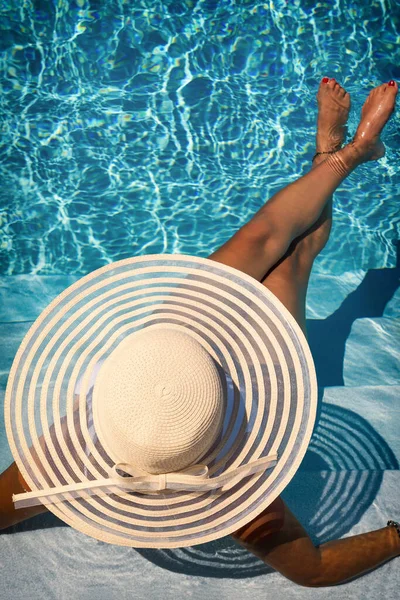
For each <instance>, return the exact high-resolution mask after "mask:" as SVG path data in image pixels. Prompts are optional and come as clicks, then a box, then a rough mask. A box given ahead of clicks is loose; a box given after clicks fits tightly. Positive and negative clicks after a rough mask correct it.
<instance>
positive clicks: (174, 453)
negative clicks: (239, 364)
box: [93, 327, 224, 474]
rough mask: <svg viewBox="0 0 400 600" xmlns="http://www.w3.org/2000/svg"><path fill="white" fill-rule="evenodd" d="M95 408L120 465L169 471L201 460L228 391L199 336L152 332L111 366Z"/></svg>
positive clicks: (128, 344)
mask: <svg viewBox="0 0 400 600" xmlns="http://www.w3.org/2000/svg"><path fill="white" fill-rule="evenodd" d="M93 407H94V421H95V426H96V431H97V434H98V436H99V439H100V440H101V442H102V444H103V446H104V447H105V448H107V450H108V451H109V453H110V455H111V456H113V455H114V456H115V460H116V462H125V463H130V464H134V465H136V466H137V467H139V468H140V469H142V470H143V471H146V472H148V473H155V474H158V473H169V472H171V471H179V470H181V469H184V468H185V467H187V466H189V465H191V464H192V463H194V462H195V461H196V460H198V459H199V458H200V457H201V456H202V455H203V454H204V452H205V451H207V450H208V449H209V448H210V446H211V445H212V444H213V442H214V441H215V439H216V436H217V435H218V433H219V432H220V428H221V424H222V417H223V408H224V402H223V389H222V384H221V380H220V376H219V374H218V370H217V367H216V365H215V363H214V362H213V360H212V358H211V356H210V355H209V354H208V353H207V352H206V350H204V349H203V347H202V346H201V344H199V343H198V342H197V341H196V340H195V339H193V338H192V337H191V336H189V335H187V334H185V333H183V332H181V331H176V330H174V329H172V328H168V327H164V328H154V329H152V328H147V329H145V330H142V331H139V332H137V333H134V334H132V335H130V336H129V337H128V338H126V339H125V340H124V341H123V342H122V343H121V344H120V345H119V346H118V347H117V348H116V349H115V350H114V352H113V353H112V354H111V355H110V356H109V358H108V359H107V361H106V362H105V363H104V364H103V366H102V368H101V371H100V373H99V375H98V378H97V380H96V385H95V388H94V392H93Z"/></svg>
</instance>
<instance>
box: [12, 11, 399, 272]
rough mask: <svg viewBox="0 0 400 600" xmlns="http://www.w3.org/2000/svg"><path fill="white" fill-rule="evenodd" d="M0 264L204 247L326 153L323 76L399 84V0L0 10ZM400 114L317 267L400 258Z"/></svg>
mask: <svg viewBox="0 0 400 600" xmlns="http://www.w3.org/2000/svg"><path fill="white" fill-rule="evenodd" d="M0 26H1V29H2V30H3V31H2V33H1V35H0V51H1V63H0V67H1V73H0V77H1V80H0V84H1V103H0V122H1V129H2V145H1V148H0V179H1V187H0V223H1V233H0V274H3V275H17V274H39V275H49V274H74V275H80V274H85V273H87V272H89V271H91V270H93V269H94V268H97V267H100V266H102V265H104V264H106V263H108V262H111V261H114V260H118V259H122V258H125V257H128V256H132V255H139V254H145V253H158V252H167V253H184V254H197V255H200V256H207V255H208V254H210V253H211V252H212V251H214V250H215V249H216V248H217V247H218V246H219V245H221V244H222V243H223V242H225V241H226V239H227V238H228V237H229V236H230V235H232V234H233V233H234V232H235V231H236V230H237V228H238V227H240V226H241V225H242V224H244V223H245V222H246V221H247V220H248V219H249V218H250V216H251V215H252V214H253V213H254V212H255V211H256V210H258V208H259V207H260V206H261V205H262V203H263V202H264V201H265V200H266V199H267V198H268V197H270V196H271V195H272V194H273V193H274V192H275V191H277V190H278V189H279V188H281V187H283V186H284V185H286V184H287V183H289V182H290V181H293V180H294V179H296V178H297V177H298V176H299V175H301V174H303V173H304V172H305V171H306V170H307V169H308V168H309V164H310V159H311V157H312V155H313V151H314V136H315V122H316V101H315V94H316V91H317V88H318V84H319V81H320V78H321V77H322V76H324V75H328V76H332V77H335V78H336V79H338V81H339V82H340V83H341V84H343V85H344V86H345V87H346V89H347V90H348V91H349V92H350V94H351V97H352V112H351V116H350V120H349V135H352V134H354V131H355V128H356V125H357V122H358V115H359V113H360V109H361V106H362V104H363V102H364V100H365V98H366V97H367V94H368V93H369V90H370V89H371V88H372V87H373V86H375V85H377V84H380V83H381V82H384V81H388V80H389V79H391V78H394V79H396V77H397V78H398V79H400V50H399V48H400V47H399V43H398V41H399V36H400V4H399V2H398V1H388V0H380V1H374V2H368V3H365V4H364V3H362V2H348V1H343V0H336V1H333V0H326V1H325V2H320V3H315V2H311V1H309V0H292V1H290V2H287V1H284V0H276V1H275V2H272V1H271V2H264V3H263V2H255V1H246V0H237V1H235V0H220V1H217V0H203V1H201V0H198V1H196V0H181V1H171V0H163V1H162V2H160V1H157V0H141V1H139V0H136V1H134V0H126V1H123V0H102V1H91V2H89V1H87V0H75V2H73V1H70V2H66V1H64V0H53V1H50V0H42V1H41V0H24V1H22V0H21V1H18V2H14V1H12V0H6V1H4V2H2V3H1V9H0ZM398 124H399V117H398V114H395V115H394V116H393V117H392V120H391V122H390V123H389V125H388V126H387V128H386V130H385V132H384V137H383V139H384V141H385V142H386V144H387V154H386V157H385V158H383V159H382V160H380V161H379V162H378V163H371V164H369V165H363V166H362V167H360V168H359V169H358V170H357V171H356V172H355V173H353V174H352V175H351V176H350V178H349V179H348V180H347V181H346V182H345V183H344V184H343V185H342V186H341V188H340V190H339V191H338V192H337V194H336V196H335V212H334V218H335V225H334V229H333V232H332V236H331V240H330V242H329V244H328V246H327V248H326V250H325V251H324V253H323V254H322V256H320V257H319V258H318V260H317V262H316V265H315V272H317V273H322V274H323V273H330V274H341V273H344V272H346V271H351V270H355V269H364V270H367V269H370V268H382V267H392V266H394V264H395V249H394V246H393V243H392V242H393V240H395V239H398V237H399V231H398V220H397V215H398V205H399V192H398V190H399V189H400V186H399V184H400V167H399V165H400V162H399V158H400V135H399V133H398Z"/></svg>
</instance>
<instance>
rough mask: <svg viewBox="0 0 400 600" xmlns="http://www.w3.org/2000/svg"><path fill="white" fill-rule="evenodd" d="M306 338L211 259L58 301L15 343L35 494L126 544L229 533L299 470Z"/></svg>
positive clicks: (127, 274)
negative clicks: (22, 338)
mask: <svg viewBox="0 0 400 600" xmlns="http://www.w3.org/2000/svg"><path fill="white" fill-rule="evenodd" d="M316 407H317V385H316V377H315V370H314V365H313V361H312V358H311V354H310V350H309V347H308V345H307V342H306V339H305V337H304V335H303V333H302V331H301V329H300V327H299V326H298V325H297V323H296V321H295V320H294V318H293V317H292V316H291V315H290V313H289V312H288V311H287V310H286V309H285V307H284V306H283V305H282V304H281V303H280V302H279V300H278V299H277V298H276V297H275V296H274V295H273V294H272V293H271V292H270V291H269V290H267V289H266V288H265V287H264V286H263V285H262V284H260V283H259V282H257V281H256V280H255V279H253V278H251V277H249V276H248V275H246V274H244V273H242V272H241V271H238V270H236V269H233V268H231V267H227V266H225V265H223V264H220V263H218V262H215V261H212V260H209V259H205V258H195V257H191V256H182V255H149V256H143V257H138V258H132V259H127V260H122V261H119V262H115V263H112V264H109V265H107V266H105V267H103V268H101V269H98V270H96V271H94V272H93V273H91V274H89V275H87V276H85V277H83V278H82V279H80V280H79V281H77V282H76V283H74V284H73V285H72V286H70V287H69V288H68V289H67V290H65V291H64V292H63V293H62V294H60V295H59V296H58V297H57V298H56V299H55V300H54V301H53V302H52V303H51V304H50V305H49V306H48V307H47V308H46V309H45V310H44V311H43V313H42V314H41V315H40V316H39V318H38V319H37V320H36V321H35V323H34V324H33V325H32V327H31V329H30V330H29V332H28V333H27V335H26V337H25V339H24V340H23V342H22V344H21V346H20V348H19V350H18V353H17V355H16V357H15V360H14V363H13V366H12V369H11V373H10V376H9V379H8V385H7V391H6V400H5V422H6V431H7V436H8V440H9V444H10V447H11V451H12V454H13V457H14V459H15V462H16V463H17V466H18V468H19V470H20V471H21V474H22V476H23V477H24V479H25V480H26V481H27V483H28V485H29V486H30V489H31V490H32V491H30V492H27V493H23V494H17V495H14V496H13V501H14V503H15V506H16V508H20V507H26V506H31V505H34V504H44V505H46V506H47V507H48V509H49V510H50V511H51V512H53V513H54V514H55V515H57V516H58V517H59V518H60V519H62V520H63V521H65V523H68V524H69V525H71V526H72V527H74V528H75V529H77V530H79V531H81V532H83V533H85V534H87V535H89V536H91V537H93V538H95V539H98V540H101V541H104V542H108V543H110V544H117V545H121V546H132V547H142V548H144V547H147V548H174V547H184V546H194V545H196V544H202V543H205V542H209V541H211V540H215V539H217V538H221V537H223V536H226V535H228V534H229V533H232V532H233V531H236V530H237V529H239V528H240V527H242V526H244V525H245V524H246V523H248V522H249V521H251V520H252V519H253V518H255V517H256V516H257V515H258V514H259V513H260V512H261V511H262V510H263V509H265V508H266V507H268V506H269V505H270V504H271V503H272V502H273V501H274V500H275V498H276V497H277V496H278V495H279V494H280V493H281V492H282V490H283V489H284V488H285V487H286V486H287V485H288V483H289V482H290V480H291V479H292V478H293V476H294V474H295V473H296V471H297V469H298V467H299V465H300V462H301V460H302V459H303V456H304V454H305V452H306V449H307V446H308V444H309V441H310V438H311V434H312V431H313V426H314V422H315V417H316Z"/></svg>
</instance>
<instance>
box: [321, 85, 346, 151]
mask: <svg viewBox="0 0 400 600" xmlns="http://www.w3.org/2000/svg"><path fill="white" fill-rule="evenodd" d="M326 80H327V78H324V79H323V80H322V81H321V83H320V86H319V90H318V93H317V101H318V125H317V152H331V151H332V150H338V149H339V148H340V147H341V145H342V143H343V140H344V137H345V135H346V132H347V126H346V122H347V118H348V116H349V111H350V96H349V94H348V93H347V92H346V90H345V89H343V88H342V87H341V86H340V85H339V84H338V82H337V81H336V80H335V79H329V80H328V81H326ZM322 160H323V159H322Z"/></svg>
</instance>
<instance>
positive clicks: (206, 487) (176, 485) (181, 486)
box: [13, 454, 278, 508]
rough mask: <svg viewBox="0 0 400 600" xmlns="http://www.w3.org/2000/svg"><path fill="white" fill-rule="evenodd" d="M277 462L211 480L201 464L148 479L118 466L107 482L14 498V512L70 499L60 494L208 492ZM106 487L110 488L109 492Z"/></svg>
mask: <svg viewBox="0 0 400 600" xmlns="http://www.w3.org/2000/svg"><path fill="white" fill-rule="evenodd" d="M277 459H278V455H277V454H271V455H269V456H265V457H263V458H259V459H258V460H255V461H252V462H250V463H248V464H246V465H242V466H241V467H237V468H236V469H232V470H231V471H227V472H226V473H224V474H223V475H219V476H217V477H212V478H211V479H210V478H209V477H208V467H207V466H206V465H201V464H200V465H193V466H190V467H188V468H186V469H183V470H182V471H179V472H176V473H162V474H159V475H152V474H149V473H145V472H144V471H142V470H141V469H138V468H136V467H134V466H132V465H130V464H128V463H118V464H115V465H113V467H111V469H110V471H109V475H110V477H109V478H108V479H99V480H94V481H85V482H83V483H73V484H70V485H64V486H59V487H54V488H48V489H44V490H36V491H33V492H26V493H23V494H14V495H13V502H14V504H15V508H25V507H27V506H35V505H38V504H55V503H58V502H63V501H66V500H70V498H65V497H63V495H64V494H71V493H72V495H73V497H82V496H83V497H85V494H80V492H82V491H83V492H88V493H89V495H104V494H112V493H115V492H116V491H121V490H123V491H128V492H141V493H144V494H146V493H149V492H150V493H154V492H162V491H164V490H180V491H187V492H190V491H196V492H198V491H210V490H215V489H219V488H222V487H223V486H224V485H226V484H232V483H233V481H234V480H235V479H238V478H240V479H242V478H244V477H248V476H249V475H253V474H254V473H259V472H260V471H265V470H266V469H267V468H270V467H274V466H275V465H276V463H277ZM117 471H123V472H125V473H128V474H129V475H130V477H123V476H122V475H120V474H119V473H118V472H117ZM110 486H113V487H112V488H110ZM115 486H117V487H118V490H115V489H114V488H115ZM104 488H108V489H104ZM77 492H78V493H77Z"/></svg>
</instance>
